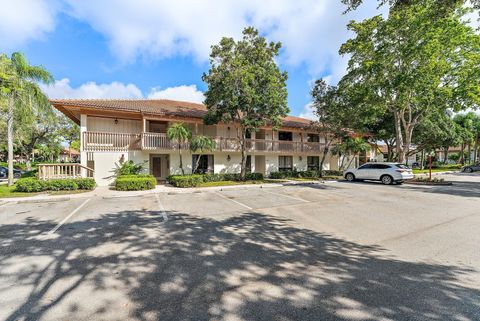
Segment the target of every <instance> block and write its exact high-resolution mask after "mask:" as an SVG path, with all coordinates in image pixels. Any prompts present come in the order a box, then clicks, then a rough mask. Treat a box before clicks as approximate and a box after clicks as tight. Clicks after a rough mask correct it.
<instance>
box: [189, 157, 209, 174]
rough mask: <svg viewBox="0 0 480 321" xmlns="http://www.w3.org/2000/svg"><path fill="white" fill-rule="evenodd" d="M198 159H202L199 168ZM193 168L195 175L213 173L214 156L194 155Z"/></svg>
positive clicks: (199, 161)
mask: <svg viewBox="0 0 480 321" xmlns="http://www.w3.org/2000/svg"><path fill="white" fill-rule="evenodd" d="M198 158H200V159H199V160H198V166H197V159H198ZM195 166H197V168H196V169H195ZM192 168H193V170H194V171H195V174H205V173H213V155H192Z"/></svg>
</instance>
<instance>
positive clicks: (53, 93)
mask: <svg viewBox="0 0 480 321" xmlns="http://www.w3.org/2000/svg"><path fill="white" fill-rule="evenodd" d="M42 89H43V90H44V92H45V93H46V94H47V95H48V97H50V98H70V99H81V98H91V99H102V98H126V99H127V98H142V97H143V95H142V92H141V90H140V89H138V87H137V86H135V85H134V84H127V85H125V84H122V83H120V82H112V83H110V84H96V83H95V82H87V83H85V84H82V85H80V86H78V87H76V88H73V87H72V86H71V85H70V80H69V79H67V78H64V79H62V80H57V81H55V84H53V85H52V86H45V85H42Z"/></svg>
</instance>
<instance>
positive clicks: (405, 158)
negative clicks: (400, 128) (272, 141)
mask: <svg viewBox="0 0 480 321" xmlns="http://www.w3.org/2000/svg"><path fill="white" fill-rule="evenodd" d="M413 128H414V127H413V125H412V124H410V125H408V126H407V127H406V128H405V146H404V148H403V152H404V154H403V162H399V163H402V164H403V163H405V164H406V165H408V157H409V156H410V155H409V153H410V146H411V144H412V137H413Z"/></svg>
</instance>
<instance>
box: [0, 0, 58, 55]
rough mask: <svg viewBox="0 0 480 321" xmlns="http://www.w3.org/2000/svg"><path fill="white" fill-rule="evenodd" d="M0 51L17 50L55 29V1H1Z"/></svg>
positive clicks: (56, 8)
mask: <svg viewBox="0 0 480 321" xmlns="http://www.w3.org/2000/svg"><path fill="white" fill-rule="evenodd" d="M0 3H1V10H0V50H2V51H3V50H5V51H7V50H17V49H18V47H19V46H21V45H23V44H25V43H26V42H27V41H29V40H32V39H42V38H44V37H45V34H46V33H48V32H50V31H53V29H54V28H55V16H56V14H57V12H58V10H59V4H58V3H57V1H56V0H50V1H49V0H17V1H1V2H0Z"/></svg>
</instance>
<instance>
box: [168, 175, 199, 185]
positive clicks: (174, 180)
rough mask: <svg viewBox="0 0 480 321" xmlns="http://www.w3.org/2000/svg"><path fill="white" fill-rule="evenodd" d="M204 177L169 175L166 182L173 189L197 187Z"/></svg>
mask: <svg viewBox="0 0 480 321" xmlns="http://www.w3.org/2000/svg"><path fill="white" fill-rule="evenodd" d="M203 176H204V175H198V174H194V175H171V176H169V177H167V181H168V182H169V183H170V184H172V185H173V186H175V187H197V186H198V185H200V184H201V183H203V182H204V180H203Z"/></svg>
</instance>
